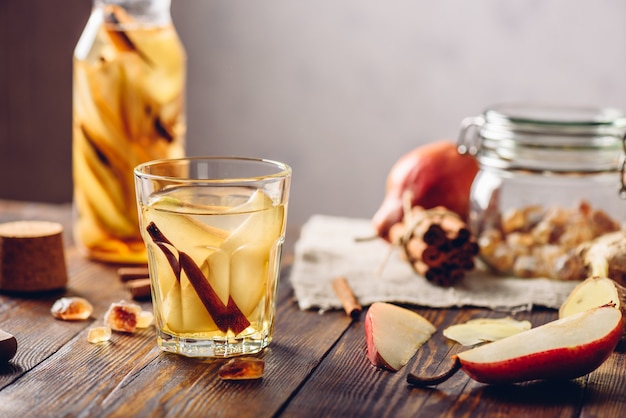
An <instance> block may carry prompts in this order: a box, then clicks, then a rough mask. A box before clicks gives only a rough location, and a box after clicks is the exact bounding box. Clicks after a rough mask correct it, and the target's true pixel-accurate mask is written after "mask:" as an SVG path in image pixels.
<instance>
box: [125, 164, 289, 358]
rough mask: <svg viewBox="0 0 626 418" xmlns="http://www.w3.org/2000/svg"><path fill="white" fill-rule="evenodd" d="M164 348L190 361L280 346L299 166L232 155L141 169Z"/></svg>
mask: <svg viewBox="0 0 626 418" xmlns="http://www.w3.org/2000/svg"><path fill="white" fill-rule="evenodd" d="M134 174H135V186H136V192H137V202H138V208H139V218H140V224H141V233H142V238H143V240H144V242H145V244H146V248H147V253H148V267H149V270H150V278H151V285H152V301H153V305H154V314H155V324H156V327H157V340H158V345H159V347H160V348H161V349H162V350H164V351H168V352H173V353H179V354H182V355H185V356H190V357H231V356H236V355H243V354H251V353H256V352H259V351H261V350H262V349H263V348H264V347H266V346H267V345H268V344H269V343H270V341H271V340H272V332H273V326H274V316H275V311H276V287H277V284H278V279H279V274H280V261H281V254H282V247H283V242H284V239H285V226H286V220H287V203H288V200H289V187H290V182H291V168H290V167H289V166H288V165H286V164H283V163H280V162H275V161H270V160H263V159H254V158H236V157H233V158H230V157H192V158H181V159H165V160H156V161H151V162H147V163H144V164H141V165H139V166H137V167H136V168H135V170H134Z"/></svg>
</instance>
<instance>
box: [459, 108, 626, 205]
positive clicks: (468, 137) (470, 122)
mask: <svg viewBox="0 0 626 418" xmlns="http://www.w3.org/2000/svg"><path fill="white" fill-rule="evenodd" d="M484 124H485V118H484V117H482V116H471V117H467V118H465V119H463V120H462V121H461V128H460V132H459V138H458V139H457V144H456V145H457V151H458V153H459V154H461V155H465V154H469V155H474V156H475V155H476V154H478V150H479V149H480V146H481V142H482V141H481V136H480V135H479V132H480V129H481V128H482V127H483V125H484ZM624 146H625V147H626V145H624ZM625 164H626V163H625ZM625 194H626V191H625Z"/></svg>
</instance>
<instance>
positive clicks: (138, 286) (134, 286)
mask: <svg viewBox="0 0 626 418" xmlns="http://www.w3.org/2000/svg"><path fill="white" fill-rule="evenodd" d="M126 289H128V291H129V292H130V294H131V296H132V297H133V299H135V300H145V299H149V298H150V279H149V278H144V279H135V280H130V281H128V282H127V283H126Z"/></svg>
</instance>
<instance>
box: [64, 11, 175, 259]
mask: <svg viewBox="0 0 626 418" xmlns="http://www.w3.org/2000/svg"><path fill="white" fill-rule="evenodd" d="M185 79H186V54H185V50H184V47H183V45H182V43H181V41H180V39H179V37H178V34H177V32H176V30H175V28H174V26H173V24H172V20H171V15H170V0H94V2H93V8H92V12H91V16H90V17H89V20H88V22H87V25H86V27H85V29H84V31H83V33H82V35H81V37H80V39H79V41H78V43H77V45H76V48H75V51H74V67H73V121H72V125H73V126H72V128H73V139H72V165H73V167H72V169H73V181H74V237H75V241H76V243H77V245H78V246H79V248H81V249H82V250H83V251H84V253H85V255H86V256H87V257H89V258H91V259H94V260H99V261H104V262H112V263H131V264H137V263H146V262H147V260H146V253H145V246H144V244H143V241H142V239H141V235H140V231H139V223H138V214H137V208H136V197H135V188H134V179H133V168H134V167H135V166H137V165H138V164H140V163H143V162H146V161H149V160H155V159H161V158H174V157H181V156H183V155H184V146H185V144H184V141H185V131H186V121H185V83H186V80H185Z"/></svg>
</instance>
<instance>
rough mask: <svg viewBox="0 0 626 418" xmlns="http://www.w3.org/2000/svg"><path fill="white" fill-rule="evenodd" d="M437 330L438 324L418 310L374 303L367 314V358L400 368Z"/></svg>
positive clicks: (383, 366)
mask: <svg viewBox="0 0 626 418" xmlns="http://www.w3.org/2000/svg"><path fill="white" fill-rule="evenodd" d="M435 331H436V328H435V326H434V325H433V324H431V323H430V322H429V321H428V320H427V319H426V318H424V317H423V316H421V315H419V314H418V313H416V312H413V311H411V310H409V309H406V308H402V307H400V306H396V305H393V304H390V303H384V302H376V303H373V304H372V305H371V306H370V308H369V309H368V310H367V313H366V314H365V338H366V342H367V357H368V359H369V361H370V362H371V363H372V364H373V365H374V366H377V367H381V368H385V369H388V370H391V371H398V370H400V369H401V368H402V367H404V365H406V363H407V362H408V361H409V360H410V359H411V358H412V357H413V356H414V355H415V353H416V352H417V350H418V349H419V348H420V347H421V346H422V345H423V344H424V343H425V342H426V341H428V339H429V338H430V337H431V335H432V334H433V333H434V332H435Z"/></svg>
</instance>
